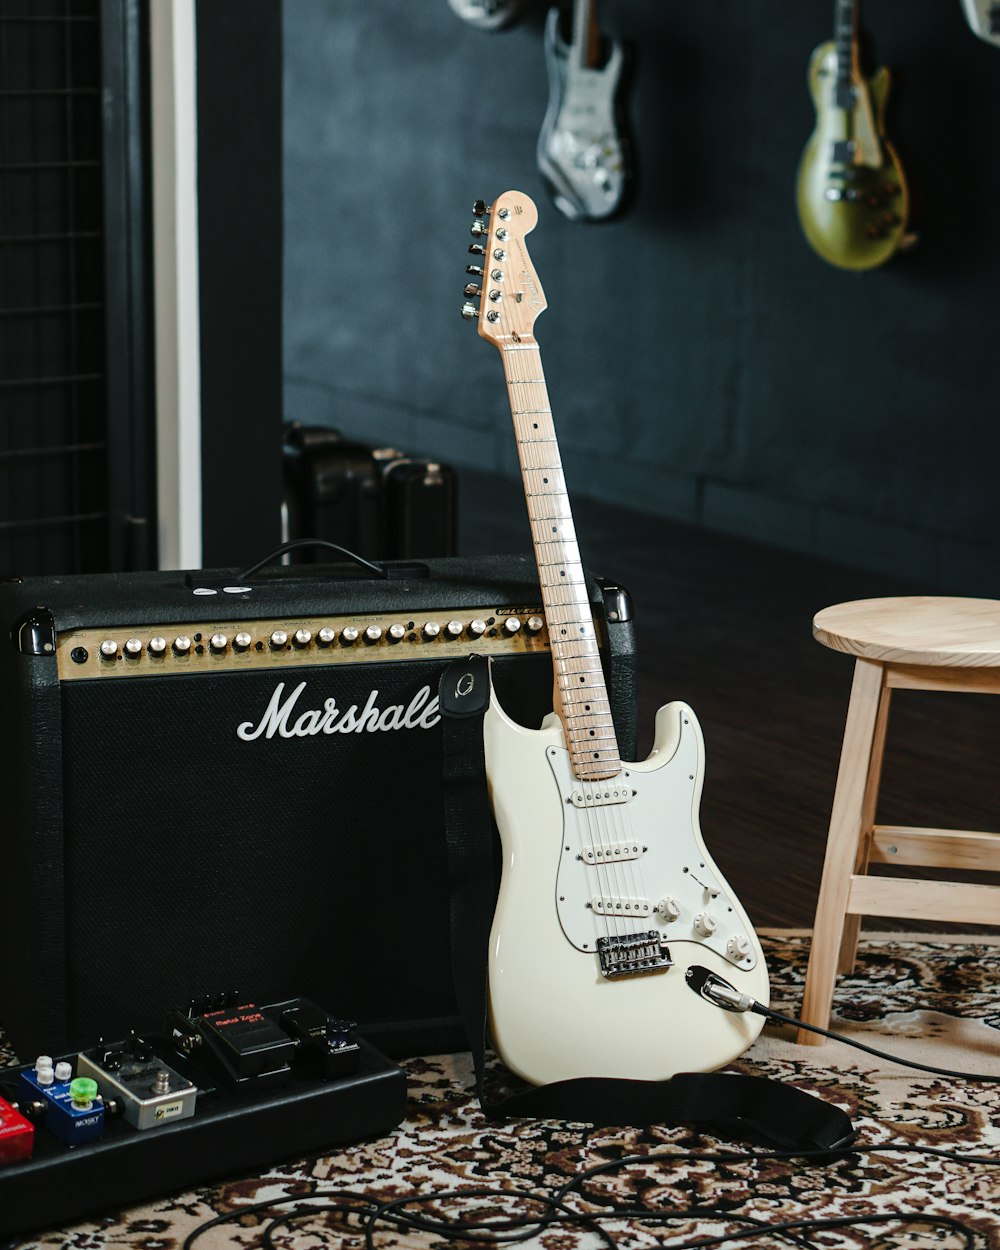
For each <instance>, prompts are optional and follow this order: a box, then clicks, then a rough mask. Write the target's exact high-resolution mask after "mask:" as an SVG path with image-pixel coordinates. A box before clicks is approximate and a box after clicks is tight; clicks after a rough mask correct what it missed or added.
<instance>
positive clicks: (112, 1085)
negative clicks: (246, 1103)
mask: <svg viewBox="0 0 1000 1250" xmlns="http://www.w3.org/2000/svg"><path fill="white" fill-rule="evenodd" d="M77 1067H78V1070H79V1072H80V1074H81V1075H85V1076H89V1077H92V1078H93V1080H94V1081H96V1082H97V1086H98V1088H99V1089H100V1091H101V1095H102V1096H103V1097H104V1098H105V1099H109V1098H114V1099H116V1101H117V1102H118V1103H119V1104H120V1106H121V1108H122V1115H123V1118H124V1120H125V1122H126V1124H131V1125H132V1127H133V1128H137V1129H148V1128H157V1127H159V1126H160V1125H161V1124H169V1123H171V1122H172V1121H174V1120H186V1119H187V1118H188V1117H189V1116H192V1115H194V1106H195V1100H196V1098H197V1097H198V1087H197V1086H196V1085H194V1084H193V1082H191V1081H189V1080H187V1079H186V1078H185V1077H183V1076H181V1075H179V1073H177V1072H175V1071H174V1069H173V1068H171V1067H169V1066H168V1065H167V1064H165V1063H164V1062H163V1060H162V1059H160V1058H158V1057H157V1055H156V1054H154V1052H153V1049H152V1047H151V1046H150V1045H149V1044H148V1043H147V1042H145V1041H144V1040H143V1039H142V1038H141V1037H135V1036H133V1037H131V1038H129V1039H128V1040H127V1041H124V1042H118V1043H116V1044H115V1045H113V1046H95V1047H94V1049H93V1050H85V1051H81V1052H80V1057H79V1060H78V1061H77Z"/></svg>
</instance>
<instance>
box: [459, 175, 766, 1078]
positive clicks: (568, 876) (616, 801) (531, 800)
mask: <svg viewBox="0 0 1000 1250" xmlns="http://www.w3.org/2000/svg"><path fill="white" fill-rule="evenodd" d="M473 212H474V213H475V214H476V216H477V218H478V219H479V220H476V221H474V222H473V224H472V233H473V235H474V236H476V239H477V241H476V242H475V243H473V244H472V245H471V247H470V250H471V251H472V252H473V253H474V254H475V255H477V256H481V257H482V258H483V264H482V265H479V264H472V265H469V266H468V267H467V272H468V273H471V274H473V275H474V276H476V277H481V278H482V279H483V285H482V287H481V288H480V287H479V286H477V285H476V284H475V283H470V284H469V285H467V286H466V288H465V293H466V295H467V296H468V297H469V302H467V303H466V304H465V305H464V306H463V308H462V315H463V316H465V317H466V318H468V319H469V320H470V321H471V320H474V319H475V320H478V323H479V333H480V335H481V336H482V337H483V338H486V339H489V340H490V341H492V342H493V343H494V344H495V345H496V346H497V347H498V348H499V349H500V354H501V359H502V360H503V366H504V373H505V375H506V379H507V390H508V398H509V400H510V406H511V413H512V416H513V418H514V431H515V436H516V441H517V448H518V458H519V460H520V463H521V472H522V477H523V481H524V493H525V500H526V503H527V508H528V519H529V521H530V524H531V531H532V538H533V544H534V550H535V559H536V564H537V567H538V580H539V586H540V589H541V592H542V602H543V605H544V608H545V622H546V625H547V627H548V641H549V647H550V650H551V655H552V670H553V676H554V686H553V709H554V710H553V712H552V713H551V714H550V715H549V716H548V717H547V718H546V720H545V721H544V722H543V724H542V727H541V728H540V729H531V728H526V727H524V726H521V725H517V724H515V723H514V722H513V721H512V720H511V719H510V718H509V717H508V716H507V715H506V714H505V713H504V711H503V709H502V707H500V705H499V703H498V702H497V700H496V698H495V696H494V697H493V698H491V701H490V706H489V708H488V710H487V713H486V717H485V721H484V730H483V734H484V747H485V752H486V773H487V778H488V781H489V786H490V795H491V799H492V803H493V811H494V814H495V817H496V821H497V826H498V828H499V830H500V839H501V843H502V846H503V873H502V877H501V886H500V895H499V900H498V903H497V909H496V912H495V916H494V922H493V928H492V932H491V936H490V950H489V959H488V972H489V1008H490V1025H491V1030H492V1035H493V1041H494V1045H495V1047H496V1050H497V1053H498V1054H499V1055H500V1058H501V1059H503V1061H504V1062H505V1063H506V1064H507V1066H508V1067H509V1068H510V1069H511V1070H512V1071H514V1072H516V1073H517V1074H518V1075H519V1076H521V1077H523V1078H524V1079H525V1080H527V1081H530V1082H532V1083H535V1084H547V1083H550V1082H552V1081H559V1080H566V1079H569V1078H572V1077H615V1078H633V1079H646V1080H665V1079H667V1078H668V1077H670V1076H672V1075H673V1074H674V1073H676V1072H682V1071H707V1070H708V1069H711V1068H717V1067H721V1066H722V1065H723V1064H725V1063H728V1062H729V1061H730V1060H731V1059H734V1058H736V1056H737V1055H739V1054H741V1053H742V1052H743V1051H744V1050H745V1049H746V1048H747V1046H749V1045H750V1043H751V1042H752V1041H753V1040H754V1038H755V1037H756V1036H757V1034H758V1033H759V1031H760V1028H761V1026H762V1023H763V1017H761V1016H757V1015H753V1014H750V1013H742V1012H741V1013H735V1012H730V1011H727V1010H725V1009H724V1008H723V1007H722V1006H720V1005H719V1002H718V1000H716V1001H711V1000H710V998H709V997H708V996H707V993H706V986H707V987H708V990H709V991H710V990H711V986H712V985H713V984H716V982H715V981H713V980H712V978H718V979H720V980H722V981H725V982H726V983H727V984H728V985H729V987H730V990H735V991H737V992H738V993H739V994H748V995H750V996H751V997H752V998H754V999H756V1000H757V1001H758V1002H762V1003H763V1002H766V1001H767V995H768V983H767V971H766V968H765V966H764V955H763V952H762V950H761V947H760V943H759V942H758V940H757V936H756V934H755V933H754V931H753V928H752V927H751V925H750V922H749V920H748V919H747V916H746V913H745V912H744V911H743V909H742V907H741V906H740V904H739V902H738V901H737V899H736V898H735V896H734V895H733V893H732V891H731V890H730V888H729V886H728V885H727V884H726V882H725V881H724V880H723V878H722V875H721V873H720V872H719V870H718V868H716V866H715V864H714V863H713V862H712V860H711V858H710V857H709V855H708V853H707V851H706V849H705V844H704V842H703V841H702V836H701V830H700V828H699V824H698V804H699V801H700V797H701V787H702V777H703V775H704V746H703V743H702V737H701V731H700V729H699V727H698V722H697V720H696V719H695V716H694V713H693V712H692V711H691V709H690V708H689V707H688V706H687V705H686V704H684V703H671V704H669V705H668V706H666V707H664V708H662V709H661V710H660V712H659V714H658V715H657V718H656V735H655V742H654V747H653V750H652V753H651V754H650V756H649V758H648V759H647V760H645V761H644V762H642V763H637V764H630V763H624V762H623V761H622V760H621V758H620V755H619V752H618V741H617V735H616V733H615V726H614V719H613V716H612V713H611V707H610V703H609V699H608V691H607V687H606V683H605V680H604V672H603V668H602V665H601V653H600V645H599V639H598V628H599V627H598V625H597V624H596V623H595V620H594V615H593V610H592V608H591V604H590V599H589V596H588V591H587V579H586V576H585V575H584V572H583V566H582V564H581V560H580V552H579V548H578V546H577V542H576V531H575V529H574V524H573V515H572V511H571V509H570V505H569V498H568V496H567V494H566V487H565V482H564V479H563V471H562V464H561V461H560V457H559V447H558V443H557V441H556V436H555V427H554V424H553V421H552V412H551V408H550V406H549V400H548V392H547V389H546V386H545V378H544V375H543V372H542V365H541V357H540V354H539V350H538V344H537V343H536V341H535V338H534V332H533V327H534V322H535V318H536V317H537V316H538V314H539V313H540V312H541V311H542V310H543V309H544V308H545V296H544V294H543V292H542V288H541V284H540V283H539V281H538V277H537V275H536V274H535V271H534V267H533V265H532V263H531V259H530V257H529V256H528V252H527V248H526V246H525V236H526V235H527V234H528V233H529V232H530V231H531V230H532V229H534V226H535V224H536V222H537V220H538V212H537V209H536V208H535V205H534V204H533V203H532V202H531V200H530V199H529V198H528V197H527V196H526V195H522V194H521V193H520V192H517V191H507V192H506V193H505V194H504V195H502V196H501V197H500V198H499V200H497V201H496V203H495V204H493V205H492V207H490V206H488V205H486V203H485V202H483V201H478V202H477V203H476V205H475V207H474V209H473ZM487 217H488V218H489V225H488V226H487V224H486V222H485V220H483V219H485V218H487ZM473 298H478V299H480V300H481V304H480V307H479V308H478V309H477V308H476V306H475V305H474V304H473V303H472V302H471V301H472V299H473Z"/></svg>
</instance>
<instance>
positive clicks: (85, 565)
mask: <svg viewBox="0 0 1000 1250" xmlns="http://www.w3.org/2000/svg"><path fill="white" fill-rule="evenodd" d="M100 17H101V3H100V0H0V572H3V571H9V572H17V573H49V572H71V571H91V570H95V569H100V568H105V567H107V566H108V518H109V503H108V497H109V482H108V471H107V464H108V455H107V445H108V437H109V436H108V405H107V386H106V377H105V370H106V364H105V278H104V275H105V257H104V206H103V182H102V179H103V171H102V133H103V132H102V114H101V99H102V77H101V60H102V57H101V22H100Z"/></svg>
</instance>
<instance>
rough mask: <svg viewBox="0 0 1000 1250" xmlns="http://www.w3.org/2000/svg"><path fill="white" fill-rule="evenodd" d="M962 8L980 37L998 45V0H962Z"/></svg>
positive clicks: (999, 9)
mask: <svg viewBox="0 0 1000 1250" xmlns="http://www.w3.org/2000/svg"><path fill="white" fill-rule="evenodd" d="M962 8H963V9H964V10H965V19H966V21H967V22H968V23H969V25H970V26H971V27H972V29H973V31H975V33H976V34H977V35H978V36H979V38H980V39H985V40H986V42H987V43H994V44H997V45H1000V0H962Z"/></svg>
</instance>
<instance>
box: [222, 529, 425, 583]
mask: <svg viewBox="0 0 1000 1250" xmlns="http://www.w3.org/2000/svg"><path fill="white" fill-rule="evenodd" d="M296 547H327V548H329V549H330V550H331V551H336V552H338V553H339V554H340V555H342V556H346V557H347V559H348V560H353V561H354V563H355V564H358V565H360V566H361V567H362V568H364V569H368V570H369V571H370V572H372V573H374V574H375V576H376V577H379V578H383V579H385V580H392V579H397V578H403V577H427V576H429V570H428V568H427V565H426V564H419V563H417V562H416V561H411V560H406V561H402V560H400V561H396V562H395V563H393V564H391V565H390V564H379V563H377V562H376V561H374V560H367V559H366V558H365V557H364V556H361V555H358V553H357V552H356V551H349V550H348V549H347V548H346V547H340V546H338V544H337V543H331V542H328V541H327V540H326V539H325V538H296V539H295V540H294V541H293V542H290V543H282V544H281V546H280V547H275V549H274V550H273V551H272V552H271V553H270V554H269V555H266V556H265V557H264V558H263V560H258V561H257V563H256V564H251V565H250V567H249V568H246V569H242V570H241V571H240V572H239V573H237V574H236V578H237V580H238V581H240V582H245V581H247V579H248V578H250V577H252V576H253V574H254V573H257V572H258V571H259V570H260V569H262V568H264V566H265V565H267V564H272V563H273V562H274V561H275V560H280V559H281V557H282V556H283V555H284V554H285V552H286V551H293V550H294V549H295V548H296Z"/></svg>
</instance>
